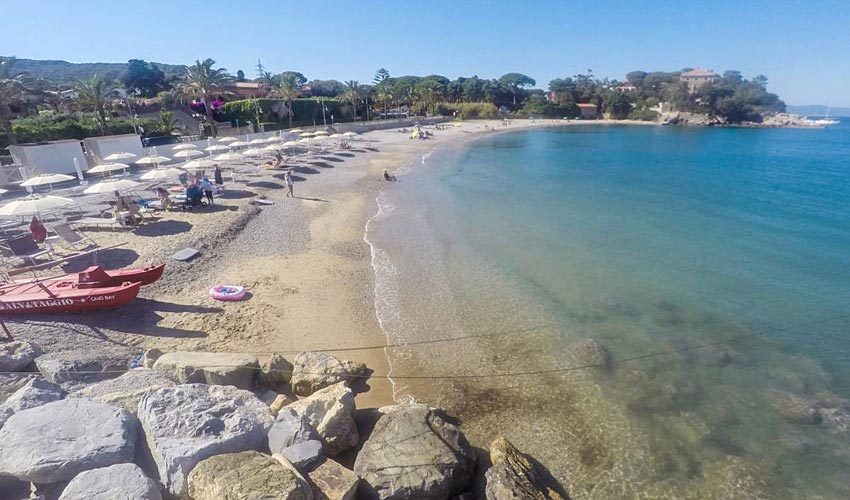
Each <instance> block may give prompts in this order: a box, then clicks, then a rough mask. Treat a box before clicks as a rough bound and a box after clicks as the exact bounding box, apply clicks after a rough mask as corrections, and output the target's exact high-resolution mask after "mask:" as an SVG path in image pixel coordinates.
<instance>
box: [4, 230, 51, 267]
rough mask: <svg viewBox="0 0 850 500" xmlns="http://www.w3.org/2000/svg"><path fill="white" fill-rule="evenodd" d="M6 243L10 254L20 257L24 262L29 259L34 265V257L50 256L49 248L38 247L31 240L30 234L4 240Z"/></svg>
mask: <svg viewBox="0 0 850 500" xmlns="http://www.w3.org/2000/svg"><path fill="white" fill-rule="evenodd" d="M6 245H7V246H8V248H9V250H10V251H11V252H12V255H15V256H16V257H20V258H22V259H23V260H24V262H27V261H29V262H31V263H32V265H35V259H36V257H40V256H42V255H47V256H48V257H51V258H52V255H51V252H50V250H42V249H41V248H39V246H38V244H37V243H36V242H35V241H33V239H32V236H30V235H28V234H25V235H23V236H19V237H17V238H13V239H11V240H8V241H6Z"/></svg>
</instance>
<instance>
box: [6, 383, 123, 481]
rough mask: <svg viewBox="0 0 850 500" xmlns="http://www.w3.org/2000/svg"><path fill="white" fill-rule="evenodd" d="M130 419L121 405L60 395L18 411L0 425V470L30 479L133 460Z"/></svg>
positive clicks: (63, 477)
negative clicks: (54, 398)
mask: <svg viewBox="0 0 850 500" xmlns="http://www.w3.org/2000/svg"><path fill="white" fill-rule="evenodd" d="M136 432H137V424H136V419H135V418H133V416H132V415H130V413H129V412H127V411H126V410H123V409H121V408H118V407H115V406H112V405H108V404H105V403H100V402H97V401H91V400H88V399H63V400H61V401H54V402H52V403H47V404H45V405H41V406H37V407H35V408H30V409H29V410H23V411H21V412H18V413H16V414H14V415H12V417H11V418H10V419H9V420H8V421H7V422H6V425H4V426H3V428H2V429H0V474H8V475H11V476H15V477H17V478H19V479H25V480H28V481H32V482H34V483H46V484H50V483H56V482H60V481H68V480H70V479H72V478H73V477H74V476H76V475H77V474H79V473H80V472H82V471H84V470H88V469H93V468H96V467H106V466H109V465H113V464H116V463H121V462H129V461H131V460H133V452H134V450H135V444H136Z"/></svg>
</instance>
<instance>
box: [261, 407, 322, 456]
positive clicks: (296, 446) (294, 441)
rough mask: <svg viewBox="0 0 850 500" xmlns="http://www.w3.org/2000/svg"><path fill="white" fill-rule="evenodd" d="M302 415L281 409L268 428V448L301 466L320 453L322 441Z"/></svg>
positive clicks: (287, 409)
mask: <svg viewBox="0 0 850 500" xmlns="http://www.w3.org/2000/svg"><path fill="white" fill-rule="evenodd" d="M321 439H322V438H321V437H320V436H319V434H318V433H317V432H316V431H315V429H313V426H312V425H310V421H309V420H308V419H307V417H306V416H304V415H298V414H297V413H296V412H295V410H292V409H290V408H284V409H282V410H281V411H280V412H279V413H278V414H277V417H276V418H275V421H274V424H272V428H271V429H269V450H270V451H271V452H272V453H280V454H281V455H283V456H284V457H286V458H288V459H289V461H290V462H292V463H293V464H294V465H295V466H296V467H298V468H302V467H305V466H307V465H309V464H310V463H312V462H315V461H316V460H317V459H318V458H319V457H320V456H321V455H322V441H321Z"/></svg>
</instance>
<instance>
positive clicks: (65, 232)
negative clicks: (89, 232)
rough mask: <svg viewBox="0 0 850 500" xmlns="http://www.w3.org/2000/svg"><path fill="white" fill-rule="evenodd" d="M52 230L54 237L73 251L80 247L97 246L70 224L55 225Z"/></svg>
mask: <svg viewBox="0 0 850 500" xmlns="http://www.w3.org/2000/svg"><path fill="white" fill-rule="evenodd" d="M52 229H53V232H55V233H56V235H57V236H59V238H60V239H61V240H62V241H63V242H64V243H65V244H66V245H68V246H70V247H71V248H72V249H73V250H77V247H78V246H80V245H82V248H88V247H91V246H95V247H96V246H97V243H95V242H94V241H93V240H92V239H91V238H89V237H88V236H86V235H85V234H83V233H82V232H81V231H78V230H76V229H74V228H73V227H72V226H71V224H57V225H55V226H53V228H52Z"/></svg>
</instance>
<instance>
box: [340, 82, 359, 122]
mask: <svg viewBox="0 0 850 500" xmlns="http://www.w3.org/2000/svg"><path fill="white" fill-rule="evenodd" d="M342 100H343V101H348V102H350V103H351V113H352V115H353V117H354V121H357V102H358V101H359V100H360V82H358V81H357V80H348V81H347V82H345V92H343V94H342Z"/></svg>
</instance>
